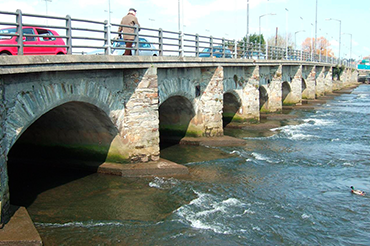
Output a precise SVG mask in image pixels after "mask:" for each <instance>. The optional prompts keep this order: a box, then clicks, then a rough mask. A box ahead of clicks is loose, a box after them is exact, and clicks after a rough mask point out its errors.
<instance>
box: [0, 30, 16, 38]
mask: <svg viewBox="0 0 370 246" xmlns="http://www.w3.org/2000/svg"><path fill="white" fill-rule="evenodd" d="M11 33H16V30H15V28H7V29H1V30H0V39H11V38H12V37H13V36H2V35H1V34H11Z"/></svg>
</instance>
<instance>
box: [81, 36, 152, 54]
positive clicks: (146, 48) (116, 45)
mask: <svg viewBox="0 0 370 246" xmlns="http://www.w3.org/2000/svg"><path fill="white" fill-rule="evenodd" d="M125 47H126V43H125V41H123V40H121V39H114V40H113V45H112V51H111V52H112V55H123V54H124V53H125V49H124V48H125ZM135 47H136V46H135V43H134V45H133V46H132V50H131V53H132V55H136V50H135ZM87 54H88V55H104V54H105V51H104V49H98V50H93V51H91V52H88V53H87ZM139 56H159V51H158V50H157V48H155V46H154V45H153V44H151V43H149V42H148V40H146V39H145V38H139Z"/></svg>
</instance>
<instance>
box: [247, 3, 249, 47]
mask: <svg viewBox="0 0 370 246" xmlns="http://www.w3.org/2000/svg"><path fill="white" fill-rule="evenodd" d="M247 44H249V0H247Z"/></svg>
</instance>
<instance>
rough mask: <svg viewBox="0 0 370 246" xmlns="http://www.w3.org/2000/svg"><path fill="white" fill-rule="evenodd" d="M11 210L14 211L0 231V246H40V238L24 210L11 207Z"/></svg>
mask: <svg viewBox="0 0 370 246" xmlns="http://www.w3.org/2000/svg"><path fill="white" fill-rule="evenodd" d="M11 210H13V211H14V210H16V211H15V213H14V215H13V216H12V217H11V219H10V221H9V222H8V223H7V224H6V225H5V226H4V228H3V229H0V245H7V246H13V245H14V246H35V245H42V240H41V237H40V235H39V233H38V232H37V230H36V228H35V226H34V224H33V222H32V220H31V218H30V216H29V214H28V212H27V210H26V208H24V207H14V206H12V208H11Z"/></svg>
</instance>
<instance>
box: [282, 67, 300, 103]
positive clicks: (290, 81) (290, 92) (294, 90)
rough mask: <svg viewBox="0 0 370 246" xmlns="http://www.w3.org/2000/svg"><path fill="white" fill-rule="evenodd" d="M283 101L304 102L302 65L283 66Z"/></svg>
mask: <svg viewBox="0 0 370 246" xmlns="http://www.w3.org/2000/svg"><path fill="white" fill-rule="evenodd" d="M282 73H283V75H282V77H283V78H282V82H283V87H282V97H283V98H282V103H283V105H301V104H302V68H301V66H283V67H282Z"/></svg>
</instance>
